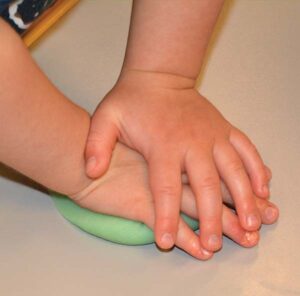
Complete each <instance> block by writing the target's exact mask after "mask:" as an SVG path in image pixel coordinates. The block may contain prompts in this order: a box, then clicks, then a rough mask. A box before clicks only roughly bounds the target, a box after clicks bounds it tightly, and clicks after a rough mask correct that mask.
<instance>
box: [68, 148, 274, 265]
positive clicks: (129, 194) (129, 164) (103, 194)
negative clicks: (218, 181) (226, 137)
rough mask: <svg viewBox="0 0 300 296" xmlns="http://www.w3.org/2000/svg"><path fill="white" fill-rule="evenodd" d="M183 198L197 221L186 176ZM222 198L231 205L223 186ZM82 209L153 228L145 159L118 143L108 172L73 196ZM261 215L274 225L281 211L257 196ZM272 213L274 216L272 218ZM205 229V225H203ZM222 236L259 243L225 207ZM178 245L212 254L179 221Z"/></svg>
mask: <svg viewBox="0 0 300 296" xmlns="http://www.w3.org/2000/svg"><path fill="white" fill-rule="evenodd" d="M182 181H183V183H185V184H184V185H183V195H182V204H181V210H182V211H183V212H185V213H186V214H188V215H189V216H192V217H194V218H197V209H196V204H195V198H194V196H193V193H192V191H191V189H190V187H189V186H187V183H186V182H187V178H186V176H183V178H182ZM222 196H223V199H224V201H226V203H229V204H232V203H233V202H232V198H231V196H230V194H229V192H228V190H227V189H226V187H225V186H224V184H223V183H222ZM72 198H73V199H74V200H75V202H77V203H78V204H79V205H80V206H82V207H85V208H88V209H90V210H92V211H94V212H100V213H105V214H110V215H115V216H121V217H124V218H127V219H132V220H137V221H141V222H143V223H145V224H146V225H148V226H149V227H150V228H152V229H153V227H154V216H155V213H154V204H153V198H152V194H151V192H150V188H149V183H148V170H147V165H146V162H145V160H144V159H143V157H142V156H141V155H140V154H138V153H137V152H135V151H133V150H131V149H129V148H128V147H126V146H125V145H122V144H117V145H116V148H115V150H114V152H113V157H112V161H111V163H110V167H109V169H108V171H107V172H106V173H105V174H104V175H103V176H102V177H101V178H99V179H98V180H94V181H92V183H91V184H90V185H89V186H88V187H87V188H85V189H84V190H83V191H82V192H80V193H78V194H76V195H75V196H72ZM255 201H256V202H257V208H258V212H259V215H260V217H261V219H262V221H263V223H266V224H271V223H274V222H275V221H276V219H277V217H278V209H277V208H276V206H274V205H273V204H271V203H270V202H269V201H268V200H263V199H260V198H257V197H255ZM270 213H271V214H272V213H273V216H272V215H270ZM201 227H202V224H201ZM222 228H223V233H224V234H225V235H227V236H228V237H229V238H231V239H232V240H234V241H235V242H237V243H238V244H240V245H242V246H244V247H252V246H254V245H256V244H257V243H258V240H259V235H258V232H257V231H254V232H247V231H245V230H244V229H243V228H242V227H241V226H240V223H239V220H238V218H237V216H236V215H235V214H234V212H232V211H231V210H230V209H229V208H227V207H226V206H225V205H223V209H222ZM175 244H176V245H177V246H178V247H179V248H181V249H183V250H185V251H186V252H187V253H189V254H190V255H192V256H194V257H196V258H198V259H201V260H205V259H209V258H210V257H211V256H212V255H213V253H212V252H207V251H206V250H205V248H203V246H202V244H201V242H200V240H199V239H198V237H197V235H196V234H195V233H194V232H193V231H192V230H191V229H190V228H189V227H188V226H187V225H186V224H185V222H184V221H183V220H182V219H180V220H179V228H178V235H177V238H176V242H175Z"/></svg>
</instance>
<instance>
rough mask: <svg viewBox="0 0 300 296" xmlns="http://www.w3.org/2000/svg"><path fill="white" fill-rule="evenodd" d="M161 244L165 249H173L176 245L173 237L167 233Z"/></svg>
mask: <svg viewBox="0 0 300 296" xmlns="http://www.w3.org/2000/svg"><path fill="white" fill-rule="evenodd" d="M161 243H162V244H163V245H164V247H165V248H172V247H173V245H174V240H173V237H172V235H171V234H170V233H165V234H163V236H162V237H161Z"/></svg>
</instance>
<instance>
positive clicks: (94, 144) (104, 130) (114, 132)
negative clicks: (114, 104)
mask: <svg viewBox="0 0 300 296" xmlns="http://www.w3.org/2000/svg"><path fill="white" fill-rule="evenodd" d="M117 137H118V128H117V126H116V125H115V124H114V123H113V121H112V120H110V119H107V118H103V117H102V118H99V117H97V116H95V117H93V118H92V120H91V125H90V130H89V134H88V138H87V142H86V147H85V160H86V166H85V170H86V174H87V176H88V177H90V178H93V179H94V178H98V177H100V176H102V175H103V174H104V173H105V172H106V170H107V169H108V167H109V164H110V159H111V155H112V151H113V149H114V147H115V144H116V141H117Z"/></svg>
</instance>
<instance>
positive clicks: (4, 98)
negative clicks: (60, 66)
mask: <svg viewBox="0 0 300 296" xmlns="http://www.w3.org/2000/svg"><path fill="white" fill-rule="evenodd" d="M0 40H1V42H0V65H1V71H0V81H1V83H0V141H1V145H0V161H1V162H3V163H5V164H6V165H8V166H11V167H13V168H15V169H16V170H18V171H20V172H22V173H23V174H25V175H27V176H29V177H30V178H32V179H34V180H36V181H37V182H39V183H41V184H43V185H45V186H46V187H49V188H51V189H53V190H56V191H58V192H62V193H65V194H72V193H75V192H78V191H80V190H82V188H83V187H85V186H87V184H89V183H90V180H89V179H88V178H87V177H86V175H85V173H84V171H83V170H84V159H83V151H84V146H85V139H86V136H87V134H88V129H89V124H90V118H89V115H88V114H87V112H85V111H84V110H83V109H81V108H79V107H78V106H76V105H75V104H73V103H72V102H71V101H69V100H67V99H66V98H65V97H64V96H63V94H61V93H60V92H59V91H58V90H57V89H56V88H55V87H54V86H53V85H52V84H51V82H50V81H49V80H48V79H47V78H46V76H45V75H44V74H43V73H42V72H41V71H40V70H39V68H38V67H37V66H36V64H35V63H34V62H33V60H32V58H31V56H30V54H29V53H28V51H27V49H26V48H25V46H24V45H23V42H22V40H21V39H20V38H19V36H17V35H16V34H15V33H14V32H13V31H12V29H11V28H9V27H8V26H7V25H6V24H5V23H4V22H3V21H1V19H0Z"/></svg>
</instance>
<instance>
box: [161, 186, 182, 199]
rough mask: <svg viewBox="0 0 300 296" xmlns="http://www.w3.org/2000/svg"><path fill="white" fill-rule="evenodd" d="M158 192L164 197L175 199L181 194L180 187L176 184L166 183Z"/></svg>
mask: <svg viewBox="0 0 300 296" xmlns="http://www.w3.org/2000/svg"><path fill="white" fill-rule="evenodd" d="M156 193H157V195H158V196H160V197H163V198H164V199H174V198H175V197H176V196H177V195H178V194H179V188H178V187H177V186H175V185H164V186H161V187H159V188H158V189H157V191H156Z"/></svg>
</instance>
